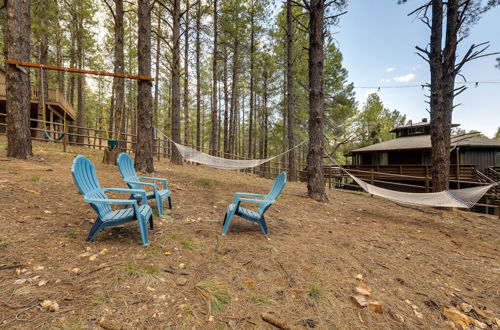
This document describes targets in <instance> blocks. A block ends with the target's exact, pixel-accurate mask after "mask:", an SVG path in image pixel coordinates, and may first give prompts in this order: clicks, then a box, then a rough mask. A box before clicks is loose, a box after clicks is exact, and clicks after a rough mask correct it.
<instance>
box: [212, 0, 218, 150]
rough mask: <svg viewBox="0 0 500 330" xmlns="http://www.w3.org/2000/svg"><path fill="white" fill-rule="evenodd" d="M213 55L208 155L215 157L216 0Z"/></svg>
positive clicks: (215, 2) (215, 1) (216, 131)
mask: <svg viewBox="0 0 500 330" xmlns="http://www.w3.org/2000/svg"><path fill="white" fill-rule="evenodd" d="M213 18H214V53H213V60H212V109H211V112H210V119H211V124H212V125H211V131H210V154H211V155H216V154H217V150H218V146H217V133H218V130H219V129H218V126H217V56H218V54H217V34H218V31H217V29H218V27H217V0H214V17H213Z"/></svg>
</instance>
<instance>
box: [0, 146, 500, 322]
mask: <svg viewBox="0 0 500 330" xmlns="http://www.w3.org/2000/svg"><path fill="white" fill-rule="evenodd" d="M2 144H3V145H5V139H3V138H0V147H1V146H2ZM0 150H2V151H0V160H2V159H7V158H6V156H5V151H4V150H5V148H0ZM69 150H70V152H69V153H63V152H62V147H61V145H60V144H40V143H35V144H34V152H35V156H34V157H33V158H31V159H29V160H15V159H9V161H5V162H1V167H0V178H1V180H0V223H1V224H2V225H1V226H0V297H1V298H0V299H1V300H0V328H21V329H22V328H71V329H86V328H98V327H99V326H100V327H102V328H107V329H121V328H123V329H130V328H168V327H170V328H171V329H183V328H186V329H192V328H196V329H224V328H225V329H229V328H237V329H273V328H274V327H273V326H272V325H271V324H270V323H268V322H267V321H265V320H264V319H263V318H262V317H261V316H262V313H267V316H269V315H270V316H272V318H273V319H275V320H281V321H284V322H286V323H285V324H283V325H284V326H285V327H290V328H314V327H317V328H327V329H333V328H338V329H358V328H366V329H402V328H405V329H437V328H445V327H449V328H457V329H460V327H461V326H462V325H467V326H468V327H470V328H473V327H476V328H480V329H483V328H486V329H490V328H496V329H499V328H500V306H499V305H498V297H499V296H500V291H499V290H500V286H499V285H498V283H500V272H499V269H500V257H499V256H500V251H499V249H500V244H499V243H500V236H499V232H500V222H499V220H498V219H497V218H496V217H494V216H487V215H481V214H476V213H470V212H465V211H447V210H440V209H432V210H431V211H432V212H430V211H429V212H421V211H419V210H418V209H415V208H407V207H404V206H401V205H398V204H395V203H392V202H389V201H386V200H382V199H380V198H373V197H370V196H369V195H367V194H364V193H358V192H346V191H339V190H328V195H329V199H330V201H329V202H328V203H325V204H322V203H317V202H314V201H311V200H310V199H308V198H307V197H306V186H305V184H304V183H288V184H287V186H286V188H285V190H284V193H283V195H282V196H281V197H280V198H279V199H278V201H277V203H276V204H275V205H273V206H272V207H271V209H270V210H269V211H268V213H267V214H266V219H267V221H268V226H269V231H270V236H269V238H270V239H269V240H268V239H266V237H264V236H263V235H262V234H261V232H260V229H259V228H258V226H257V225H255V224H253V223H250V222H246V221H244V220H241V219H236V220H235V221H234V225H232V227H231V229H230V231H229V233H228V235H227V236H225V237H222V236H221V235H220V232H221V229H222V219H223V217H224V213H225V208H226V206H227V204H228V203H229V202H230V201H231V199H232V194H233V193H234V192H236V191H246V192H255V193H265V192H266V191H267V190H268V189H269V187H270V186H271V184H272V181H270V180H267V179H263V178H259V177H258V176H257V175H254V174H245V173H241V172H233V171H222V170H214V169H211V168H208V167H205V166H195V165H189V164H186V165H184V166H182V167H181V166H176V165H172V164H171V163H170V162H169V161H167V160H165V159H162V160H161V161H160V162H157V161H155V167H156V170H157V173H154V174H153V175H152V176H159V177H165V178H167V179H168V180H169V182H170V183H171V188H172V198H173V202H174V209H173V210H172V211H168V212H166V213H167V214H166V216H165V217H163V218H159V217H157V216H155V230H154V231H150V242H151V246H150V247H148V248H144V247H143V246H141V244H140V242H141V240H140V234H139V231H138V229H137V225H136V224H135V223H129V224H126V225H123V226H119V227H112V228H109V229H106V230H105V231H103V232H101V233H99V234H98V235H97V237H96V239H95V241H94V242H93V243H86V242H85V238H86V236H87V233H88V230H89V228H90V227H91V225H92V222H93V221H94V219H95V213H94V211H93V210H92V209H91V208H90V207H89V205H88V204H86V203H84V202H83V200H82V196H81V195H80V194H79V193H78V191H77V189H76V187H75V185H74V183H73V179H72V177H71V173H70V167H71V162H72V160H73V157H74V156H75V155H76V154H77V153H83V154H85V155H86V156H88V157H89V158H90V159H91V160H92V161H93V162H94V163H95V165H96V167H97V174H98V177H99V180H100V182H101V184H102V185H103V186H105V187H125V185H124V184H123V181H122V180H121V178H120V175H119V173H118V170H117V168H116V167H115V166H112V165H103V164H102V163H101V160H102V151H101V152H99V151H97V150H96V151H94V150H91V149H83V148H81V149H78V148H76V147H73V146H70V147H69ZM48 169H53V171H48ZM33 178H36V180H35V179H33ZM206 182H209V183H210V184H209V185H207V184H206ZM118 196H119V195H117V196H116V197H118ZM112 197H115V196H114V195H113V196H112ZM152 204H154V202H153V203H152ZM155 210H156V209H155ZM46 211H48V212H46ZM457 243H458V244H457ZM409 256H410V257H409ZM184 280H186V281H185V283H184ZM356 287H357V289H356ZM353 294H357V295H360V296H362V297H365V300H366V301H367V303H368V307H365V308H358V307H356V306H355V305H354V304H353V302H352V300H351V297H352V296H353ZM363 294H364V295H363Z"/></svg>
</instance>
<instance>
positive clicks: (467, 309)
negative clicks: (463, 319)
mask: <svg viewBox="0 0 500 330" xmlns="http://www.w3.org/2000/svg"><path fill="white" fill-rule="evenodd" d="M460 309H461V310H462V311H463V312H465V313H469V312H470V311H471V310H472V306H471V305H469V304H466V303H461V304H460Z"/></svg>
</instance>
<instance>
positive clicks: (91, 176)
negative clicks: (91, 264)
mask: <svg viewBox="0 0 500 330" xmlns="http://www.w3.org/2000/svg"><path fill="white" fill-rule="evenodd" d="M71 173H72V174H73V179H74V180H75V184H76V186H77V187H78V189H79V190H80V193H81V194H82V195H83V200H84V201H85V202H87V203H89V204H90V206H92V208H93V209H94V210H95V211H96V212H97V219H96V220H95V222H94V225H93V226H92V228H91V229H90V231H89V235H88V237H87V242H90V241H92V240H93V239H94V237H95V236H96V235H97V233H99V232H100V231H101V230H103V229H104V228H106V227H111V226H116V225H120V224H123V223H126V222H130V221H134V220H136V219H137V222H138V224H139V230H140V232H141V238H142V243H143V245H149V241H148V228H147V223H148V221H149V224H150V226H151V229H153V210H152V209H151V207H150V206H149V205H148V202H147V199H146V192H145V191H144V190H140V189H120V188H102V187H101V185H100V184H99V181H98V180H97V175H96V171H95V166H94V164H92V162H91V161H90V160H88V159H87V158H86V157H84V156H82V155H79V156H76V158H75V160H74V161H73V166H72V167H71ZM106 192H122V193H127V194H136V195H138V196H141V201H142V204H141V205H139V203H138V202H137V201H136V200H131V199H109V198H108V197H107V196H106ZM111 205H127V206H132V207H131V208H126V209H121V210H116V211H113V210H112V209H111Z"/></svg>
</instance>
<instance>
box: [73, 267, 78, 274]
mask: <svg viewBox="0 0 500 330" xmlns="http://www.w3.org/2000/svg"><path fill="white" fill-rule="evenodd" d="M71 271H72V272H73V273H75V274H79V273H80V268H73V269H72V270H71Z"/></svg>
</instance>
